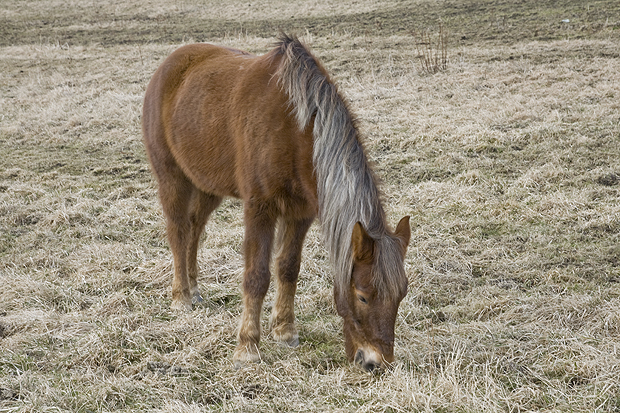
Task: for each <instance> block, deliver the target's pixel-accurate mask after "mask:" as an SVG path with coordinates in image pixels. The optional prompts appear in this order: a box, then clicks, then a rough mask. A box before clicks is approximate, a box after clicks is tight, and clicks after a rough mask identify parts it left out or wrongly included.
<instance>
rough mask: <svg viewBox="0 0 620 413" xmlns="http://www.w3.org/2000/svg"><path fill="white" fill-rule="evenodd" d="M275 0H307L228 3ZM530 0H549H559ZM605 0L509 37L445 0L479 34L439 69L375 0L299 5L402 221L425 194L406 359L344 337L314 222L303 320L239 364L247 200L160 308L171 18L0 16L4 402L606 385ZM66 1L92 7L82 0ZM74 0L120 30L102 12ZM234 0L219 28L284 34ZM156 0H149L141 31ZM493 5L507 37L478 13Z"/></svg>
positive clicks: (315, 402) (450, 395)
mask: <svg viewBox="0 0 620 413" xmlns="http://www.w3.org/2000/svg"><path fill="white" fill-rule="evenodd" d="M267 3H270V4H271V5H272V7H273V9H275V10H280V11H281V14H277V13H276V15H275V16H276V17H279V18H281V19H283V20H282V21H284V22H288V21H289V20H287V19H289V16H288V15H287V13H297V12H298V10H297V9H295V10H291V6H290V5H289V3H285V2H281V3H278V2H257V3H256V5H258V6H255V5H254V2H252V6H250V5H248V4H249V3H248V4H246V3H243V4H241V3H239V7H240V9H241V10H242V11H244V10H245V11H244V13H245V14H243V17H242V18H240V19H242V20H244V21H246V22H248V24H249V23H251V22H252V19H253V16H257V17H256V18H260V19H271V18H276V17H274V15H273V14H271V13H273V10H271V11H260V10H264V9H263V8H261V7H262V6H261V5H267ZM354 3H355V5H354ZM418 3H419V4H421V5H422V6H423V5H424V4H423V3H424V2H417V3H416V4H418ZM457 3H458V2H457ZM565 3H566V4H563V7H566V9H567V10H568V9H570V10H576V9H579V8H580V7H581V6H580V5H578V4H577V3H579V2H568V1H567V2H565ZM46 4H47V3H46ZM50 4H52V3H50ZM59 4H60V3H59ZM97 4H98V7H99V11H100V12H101V14H102V15H105V16H110V15H114V14H115V13H116V14H118V16H119V19H121V18H122V17H123V16H131V15H132V13H135V11H134V10H133V9H132V7H134V6H132V5H131V4H129V3H127V2H124V3H122V2H121V3H119V2H112V1H110V2H103V3H97ZM214 4H216V3H214ZM217 4H221V3H217ZM291 4H292V3H291ZM458 4H461V3H458ZM464 4H465V3H464V2H463V5H464ZM485 4H486V3H485ZM537 4H539V6H538V7H539V8H538V9H537V10H538V11H537V12H538V13H539V15H540V16H542V19H541V21H542V22H547V21H549V20H545V19H551V18H555V17H556V14H555V13H556V12H555V11H553V10H552V11H549V10H551V9H549V10H548V9H546V8H545V7H546V6H545V5H544V4H546V3H542V2H541V3H537ZM541 4H542V5H541ZM579 4H580V3H579ZM612 4H614V3H613V2H609V3H605V2H592V5H591V9H590V8H588V9H587V10H586V9H585V6H584V9H583V15H577V17H573V16H571V17H569V18H570V19H571V21H572V22H576V23H574V26H571V27H568V26H566V25H563V24H561V21H560V20H558V24H557V25H554V26H546V24H547V23H544V24H543V23H541V24H543V26H544V27H543V26H541V30H543V29H545V30H547V31H545V33H547V34H549V33H551V34H549V38H541V39H534V38H525V39H523V38H514V39H513V40H511V41H506V38H507V37H504V36H503V34H502V33H505V32H506V33H513V32H510V30H513V29H514V27H515V25H517V24H518V23H519V22H518V21H515V20H510V19H507V20H501V19H500V18H499V16H498V17H497V18H495V19H493V20H492V21H493V25H491V26H488V25H487V23H488V21H489V19H488V18H486V17H485V18H483V17H481V16H480V15H472V16H473V17H472V20H471V21H472V22H473V23H470V24H471V26H467V27H465V26H462V25H461V24H464V23H462V22H461V20H459V19H457V18H456V17H454V18H452V19H450V18H449V16H448V18H446V19H445V21H446V22H447V23H446V24H447V25H448V24H450V25H451V26H448V28H449V29H450V32H451V34H452V35H453V36H455V39H458V38H459V37H458V35H459V33H467V36H470V37H469V38H468V39H467V41H464V42H462V43H458V42H455V44H454V47H452V44H450V47H451V48H450V64H449V66H448V67H447V69H446V70H445V71H442V72H438V73H436V74H433V75H429V74H426V73H423V72H422V71H421V70H419V66H418V65H417V61H416V56H417V52H416V46H415V41H414V39H413V38H412V37H411V36H407V35H404V34H403V33H400V32H399V31H398V30H396V29H395V30H393V31H391V32H389V33H388V32H385V31H386V30H387V29H385V27H387V26H388V25H389V24H391V23H390V22H388V21H387V20H386V21H385V22H383V24H384V26H382V27H384V28H383V29H381V28H379V26H377V27H378V29H377V34H374V32H372V31H370V32H364V31H360V32H351V31H348V30H340V31H339V30H338V29H337V28H338V26H334V27H336V29H333V31H331V32H324V31H320V30H318V31H313V30H312V29H309V30H308V33H307V34H306V38H307V40H309V42H310V43H311V45H312V46H313V48H314V50H315V51H316V53H317V54H318V55H319V56H320V57H321V59H323V61H324V62H325V64H326V66H327V67H328V68H329V69H330V70H331V71H332V72H333V73H334V75H335V77H336V78H337V80H338V82H339V84H340V86H341V90H342V91H343V92H344V93H345V94H346V95H347V97H348V98H349V99H350V100H351V102H352V107H353V108H354V109H355V111H356V112H357V114H358V115H359V118H360V123H361V127H362V130H363V132H364V133H365V135H366V137H367V147H368V150H369V154H370V156H371V157H372V158H373V160H374V161H375V162H376V165H377V169H378V172H379V174H380V176H381V177H382V178H383V180H384V187H383V188H384V191H385V198H386V203H387V208H388V211H389V213H390V216H391V219H392V222H394V220H395V219H396V218H397V217H400V216H402V215H405V214H411V215H412V216H413V220H412V223H413V226H412V231H413V235H412V245H411V247H410V251H409V254H408V257H407V261H406V269H407V273H408V275H409V277H410V290H409V291H410V293H409V295H408V296H407V297H406V298H405V300H404V301H403V303H402V305H401V309H400V316H399V319H398V322H397V341H396V350H395V351H396V357H397V360H398V363H397V364H396V366H395V368H394V370H393V371H390V372H388V373H386V374H384V375H381V376H373V375H368V374H366V373H364V372H362V371H360V370H359V369H358V368H356V367H353V366H350V365H349V364H348V363H347V362H346V360H345V358H344V351H343V343H342V336H341V332H340V329H341V322H340V319H339V318H338V317H337V315H336V314H335V311H334V309H333V305H332V296H331V285H332V284H331V281H330V266H329V262H328V261H327V259H326V252H325V250H324V248H323V246H322V245H321V242H320V234H319V233H318V230H317V227H313V229H312V230H311V232H310V234H309V236H308V240H307V243H306V247H305V250H304V257H305V259H304V262H303V265H302V274H303V275H302V280H301V283H300V287H299V292H298V299H297V301H296V303H297V314H298V321H299V328H300V335H301V340H302V343H301V346H300V347H299V348H297V349H294V350H290V349H286V348H280V347H278V346H277V345H276V344H275V343H274V342H273V341H271V340H270V339H269V338H268V337H266V338H265V340H264V341H263V344H262V349H263V356H264V361H263V362H262V363H260V364H258V365H255V366H251V367H248V368H246V369H243V370H240V371H235V370H234V369H233V366H232V363H231V355H232V351H233V349H234V344H235V328H236V324H237V319H238V316H239V314H240V310H241V308H240V294H239V291H240V290H239V279H240V277H241V274H242V257H241V254H240V246H241V242H242V238H243V223H242V216H241V205H240V203H239V202H237V201H235V200H228V201H226V202H225V203H224V204H223V205H222V207H220V209H219V210H218V211H217V212H216V213H215V214H214V216H213V218H212V220H211V221H210V222H209V224H208V225H207V231H206V233H205V235H204V244H203V247H202V249H201V251H200V256H199V263H200V267H201V269H202V272H201V277H200V281H201V283H202V291H203V295H204V297H205V298H206V303H205V305H204V306H202V307H199V308H196V309H195V310H194V311H193V312H192V313H191V314H187V315H177V314H174V313H172V312H171V311H170V310H169V305H170V282H171V265H172V263H171V254H170V251H169V249H168V247H167V244H166V241H165V235H164V223H163V216H162V214H161V211H160V207H159V204H158V201H157V198H156V187H155V184H154V181H153V179H152V177H151V174H150V171H149V168H148V164H147V162H146V158H145V154H144V150H143V147H142V143H141V141H140V110H141V102H142V96H143V93H144V88H145V86H146V84H147V82H148V80H149V78H150V76H151V74H152V73H153V72H154V70H155V68H156V67H157V66H158V64H159V63H160V62H161V61H162V60H163V58H164V57H165V56H167V55H168V54H169V53H170V52H171V51H172V50H174V49H175V48H177V47H178V46H179V43H178V42H176V41H170V42H157V43H151V42H146V41H145V42H135V43H130V44H122V42H120V41H119V42H118V43H116V44H114V43H110V42H108V41H106V42H101V43H103V44H105V45H102V44H101V43H96V42H95V43H93V42H92V38H90V37H88V35H86V34H85V35H84V36H85V37H84V39H85V40H84V41H71V40H66V39H64V38H62V37H61V36H60V35H59V36H60V37H59V38H58V39H49V38H44V39H42V40H41V41H30V40H32V39H33V37H27V36H25V37H24V41H23V43H19V42H17V43H15V42H13V45H9V44H7V43H5V42H2V46H1V48H0V283H2V286H3V288H2V290H0V412H48V411H54V412H57V411H71V412H92V411H113V410H114V411H127V412H129V411H156V412H202V411H244V412H252V411H257V412H258V411H260V412H264V411H308V412H319V411H320V412H325V411H330V412H331V411H334V412H345V411H361V412H378V411H383V412H397V411H427V412H431V411H444V412H456V411H459V412H504V411H509V412H518V411H573V412H593V411H600V412H604V411H607V412H613V411H618V410H619V409H620V382H619V381H618V377H620V353H619V351H620V350H619V349H620V247H619V245H620V239H619V237H620V235H619V234H620V138H619V136H620V103H619V102H620V101H619V98H620V69H619V68H620V41H619V40H620V38H619V36H618V34H619V31H618V28H619V27H620V26H619V24H618V19H617V16H618V10H617V6H613V5H612ZM63 5H65V6H64V7H66V8H67V10H69V11H72V12H73V13H74V14H80V13H82V14H84V13H91V10H90V9H91V5H92V2H86V1H79V0H76V1H74V2H72V3H70V4H68V5H67V3H66V2H64V3H63ZM39 6H41V3H39V2H15V3H11V2H9V3H8V5H7V8H6V9H5V10H4V11H2V12H1V13H3V14H2V16H3V18H6V19H12V17H11V16H13V15H15V16H17V15H18V16H23V17H20V18H21V20H19V19H18V20H15V19H14V20H11V21H13V23H11V24H13V26H11V25H8V26H5V28H3V29H0V30H5V31H6V30H8V29H6V27H9V28H11V27H13V28H15V27H18V26H19V24H22V23H23V24H24V25H27V24H32V25H33V26H34V25H36V24H38V23H39V22H40V20H39V17H38V16H39V14H37V13H40V10H39V8H40V7H39ZM52 6H53V4H52ZM259 6H261V7H259ZM401 6H402V5H401V4H400V3H399V4H397V2H394V3H393V4H390V5H389V7H392V8H397V7H401ZM46 7H47V6H46ZM50 7H51V6H50ZM175 7H176V8H175ZM197 7H199V6H198V5H196V4H194V3H191V2H185V3H182V4H180V5H178V6H174V7H173V6H171V5H170V4H169V3H167V2H163V1H161V2H156V3H153V4H152V8H151V9H148V10H145V11H144V13H146V14H148V13H155V14H156V13H160V14H161V16H163V17H162V18H164V19H165V18H166V17H167V16H172V17H174V16H180V15H183V16H186V15H187V16H189V15H191V12H193V11H195V9H196V8H197ZM213 7H215V8H214V10H216V11H217V12H218V13H220V14H218V16H220V17H221V18H222V19H226V18H227V13H229V10H226V9H224V8H222V7H220V6H213ZM218 7H219V8H218ZM255 7H258V8H255ZM299 7H300V10H303V13H306V14H308V15H310V16H314V17H315V18H319V17H320V18H321V19H325V20H324V21H339V19H340V18H342V19H344V20H346V19H347V18H349V17H350V16H352V15H353V14H352V13H351V10H350V9H351V8H352V7H359V11H361V12H363V13H369V14H366V15H365V16H368V15H373V13H375V14H376V16H377V19H380V18H381V16H384V15H383V14H381V13H383V11H382V10H381V9H380V8H379V7H378V6H377V4H376V3H372V2H371V1H361V2H348V3H342V4H341V3H336V2H327V1H325V2H322V3H314V2H313V3H311V2H305V3H303V4H302V5H300V6H299ZM313 7H315V8H314V9H313ZM389 7H388V9H389ZM402 7H404V6H402ZM429 7H430V6H429ZM433 7H434V6H433ZM515 7H517V6H515ZM519 7H520V6H519ZM279 8H281V9H279ZM52 9H53V8H50V9H49V12H50V13H52ZM533 9H535V8H533ZM158 10H159V11H158ZM201 10H207V9H206V8H202V9H201ZM474 11H475V10H474ZM186 12H187V13H189V14H183V13H186ZM448 12H449V10H446V14H449V13H448ZM11 13H13V14H11ZM575 13H576V12H575ZM505 15H507V16H510V14H508V13H506V14H505ZM343 16H344V17H343ZM347 16H349V17H347ZM475 16H478V17H476V18H474V17H475ZM549 16H552V17H549ZM557 16H558V17H560V15H557ZM86 17H88V19H90V20H89V21H90V23H89V24H91V25H92V26H93V27H94V26H97V27H107V28H108V29H109V30H110V33H112V35H111V36H112V37H110V38H113V37H114V36H113V33H114V27H113V25H112V23H110V21H108V20H105V19H103V18H102V19H101V20H98V19H97V17H96V15H95V14H88V16H86ZM172 17H171V18H172ZM28 19H30V20H28ZM228 19H230V21H229V22H228V23H226V22H224V23H222V27H229V30H230V34H227V33H228V32H226V31H225V30H224V29H222V30H224V31H223V32H222V34H221V35H220V36H219V37H213V38H210V39H209V40H211V41H213V42H216V43H220V44H226V45H230V46H234V47H239V48H243V49H249V50H251V51H254V52H257V53H262V52H264V51H266V50H268V48H269V44H270V43H271V42H272V40H273V38H272V37H270V36H271V35H269V36H263V35H262V34H261V33H262V32H261V31H260V30H257V31H256V33H254V32H252V30H249V31H245V30H244V31H242V32H240V31H239V28H238V27H237V26H235V24H236V23H235V22H238V21H239V20H238V18H237V17H236V16H232V15H230V16H228ZM236 19H237V20H236ZM330 19H331V20H330ZM476 19H478V20H476ZM58 21H62V19H60V18H59V20H58ZM148 21H150V20H140V19H135V20H134V21H133V24H134V27H135V30H136V33H138V32H140V30H141V29H140V28H141V27H143V26H141V25H142V24H143V23H144V22H148ZM15 22H17V23H15ZM29 22H30V23H29ZM18 23H19V24H18ZM293 23H294V24H298V23H299V22H297V23H295V22H293ZM293 23H291V24H293ZM500 23H501V24H500ZM77 24H78V23H76V22H74V25H77ZM144 24H146V23H144ZM226 24H229V26H226ZM287 24H288V23H287ZM299 24H300V26H298V33H301V34H303V33H305V30H304V28H305V27H306V26H304V25H305V24H306V21H301V23H299ZM475 24H478V25H479V26H478V30H476V27H474V26H473V25H475ZM523 24H524V25H527V24H530V21H529V20H527V19H524V20H523ZM579 24H582V26H583V27H585V29H584V30H581V29H580V27H581V26H579ZM19 27H21V26H19ZM24 27H26V26H24ZM27 27H30V26H27ZM67 27H68V26H67ZM149 27H150V26H149ZM595 29H596V30H595ZM15 30H17V29H15ZM24 30H25V31H23V33H26V34H27V33H30V32H29V31H28V30H30V29H24ZM55 30H57V31H58V33H65V32H67V33H68V32H69V31H70V30H69V29H67V28H66V27H65V28H64V29H62V28H57V29H55ZM62 30H65V32H63V31H62ZM71 30H74V29H71ZM75 30H77V29H75ZM93 30H94V29H93ZM382 30H383V31H382ZM490 31H494V33H495V31H497V33H498V35H497V37H494V38H492V39H487V38H486V37H487V36H488V34H489V32H490ZM74 32H75V31H74ZM475 32H480V33H481V34H480V37H479V38H472V37H471V33H475ZM20 33H22V32H20ZM76 33H77V32H76ZM239 33H241V34H239ZM18 34H19V33H18ZM273 34H275V33H273ZM12 36H13V37H11V38H17V37H19V36H16V35H12ZM119 36H120V35H119ZM121 37H122V36H121ZM172 38H174V37H172ZM271 294H272V292H270V296H269V298H268V301H269V300H270V299H271V297H272V296H271ZM265 310H266V313H267V314H268V312H269V305H267V306H266V309H265ZM267 314H266V315H265V325H266V320H267Z"/></svg>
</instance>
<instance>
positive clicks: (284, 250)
mask: <svg viewBox="0 0 620 413" xmlns="http://www.w3.org/2000/svg"><path fill="white" fill-rule="evenodd" d="M313 220H314V218H309V219H303V220H292V219H288V220H287V219H283V220H282V222H281V225H282V226H281V228H279V231H278V241H277V243H278V250H279V251H278V258H277V261H276V271H277V276H278V288H277V292H276V302H275V305H274V307H273V310H272V312H271V318H270V320H269V329H270V330H271V335H272V337H273V338H274V340H276V341H279V342H281V343H284V344H288V345H289V346H291V347H295V346H297V345H298V344H299V334H298V333H297V329H296V328H295V312H294V300H295V291H296V290H297V278H298V276H299V267H300V264H301V250H302V247H303V244H304V239H305V237H306V232H308V229H309V228H310V225H311V224H312V221H313Z"/></svg>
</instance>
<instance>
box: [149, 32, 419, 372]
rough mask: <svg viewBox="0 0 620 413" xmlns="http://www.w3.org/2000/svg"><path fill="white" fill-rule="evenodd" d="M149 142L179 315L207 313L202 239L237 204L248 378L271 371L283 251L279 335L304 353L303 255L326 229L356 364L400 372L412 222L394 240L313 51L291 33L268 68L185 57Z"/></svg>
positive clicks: (152, 100)
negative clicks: (309, 237)
mask: <svg viewBox="0 0 620 413" xmlns="http://www.w3.org/2000/svg"><path fill="white" fill-rule="evenodd" d="M142 130H143V141H144V144H145V147H146V151H147V153H148V158H149V161H150V164H151V170H152V171H153V173H154V175H155V177H156V180H157V183H158V193H159V199H160V202H161V205H162V208H163V212H164V215H165V218H166V231H167V238H168V242H169V245H170V249H171V250H172V254H173V261H174V279H173V282H172V305H171V307H172V308H173V309H176V310H187V311H191V309H192V304H195V303H197V302H200V301H202V297H201V294H200V292H199V289H198V284H197V276H198V268H197V263H196V261H197V251H198V245H199V240H200V235H201V233H202V231H203V230H204V228H205V224H206V222H207V220H208V218H209V215H210V214H211V212H213V210H215V209H216V208H217V207H218V205H219V204H220V202H221V201H222V199H223V198H224V197H236V198H240V199H241V200H242V201H243V216H244V225H245V235H244V240H243V253H244V264H245V267H244V275H243V282H242V293H243V310H242V314H241V321H240V325H239V327H238V333H237V346H236V348H235V351H234V353H233V362H234V365H235V366H236V367H242V366H244V365H246V364H248V363H252V362H258V361H260V359H261V358H260V350H259V341H260V335H261V327H260V319H261V310H262V306H263V300H264V297H265V295H266V293H267V290H268V287H269V283H270V278H271V274H270V257H271V252H272V248H274V245H275V249H277V251H278V252H277V258H276V263H275V271H276V274H277V277H276V279H277V288H276V299H275V304H274V306H273V308H272V312H271V316H270V319H269V328H270V331H271V334H272V336H273V338H274V339H275V340H276V341H279V342H282V343H285V344H288V345H289V346H292V347H294V346H297V345H298V344H299V334H298V331H297V328H296V326H295V315H294V296H295V291H296V288H297V279H298V275H299V270H300V261H301V252H302V246H303V242H304V238H305V236H306V233H307V231H308V229H309V228H310V225H311V224H312V222H313V221H314V220H315V218H316V217H317V216H318V218H319V221H320V224H321V232H322V235H323V239H324V242H325V245H326V247H327V250H328V252H329V256H330V261H331V262H332V264H333V270H334V301H335V304H336V310H337V312H338V314H339V315H340V316H341V317H342V319H343V333H344V338H345V340H344V341H345V352H346V356H347V359H348V360H349V361H350V362H352V363H356V364H359V365H361V366H362V367H363V368H364V369H366V370H368V371H372V370H374V369H379V370H383V369H385V368H386V367H389V366H390V365H391V363H393V361H394V328H395V322H396V317H397V312H398V307H399V305H400V302H401V301H402V299H403V298H404V297H405V295H406V294H407V285H408V280H407V276H406V274H405V270H404V258H405V253H406V249H407V246H408V244H409V238H410V234H411V229H410V225H409V217H408V216H406V217H404V218H402V219H401V220H400V222H399V223H398V225H397V226H396V228H395V230H393V231H392V230H391V229H390V228H389V226H388V224H387V222H386V213H385V211H384V208H383V205H382V194H381V192H380V190H379V187H378V179H377V178H376V175H375V173H374V172H373V170H372V168H371V166H370V164H369V161H368V158H367V155H366V153H365V150H364V147H363V144H362V142H361V140H360V134H359V132H358V126H357V123H356V119H355V118H354V117H353V116H352V114H351V111H350V109H349V106H348V103H347V102H346V101H345V99H344V98H343V97H342V95H341V94H340V92H339V91H338V89H337V87H336V85H335V84H334V82H333V81H332V80H331V78H330V76H329V75H328V73H327V71H326V70H325V68H324V67H323V66H322V64H321V63H320V62H319V60H318V59H317V58H316V57H315V56H314V55H313V54H312V53H311V52H310V50H309V49H308V48H307V47H306V46H305V44H304V43H302V42H301V41H300V40H299V39H298V38H297V37H295V36H289V35H285V34H282V35H281V36H280V37H278V40H277V43H276V44H275V47H274V49H273V50H271V51H270V52H268V53H266V54H264V55H262V56H255V55H253V54H250V53H248V52H245V51H241V50H236V49H233V48H229V47H219V46H215V45H211V44H204V43H201V44H190V45H185V46H182V47H180V48H179V49H177V50H176V51H174V52H173V53H172V54H171V55H170V56H169V57H167V58H166V59H165V61H164V62H163V63H162V64H161V66H160V67H159V68H158V69H157V71H156V72H155V74H154V75H153V77H152V79H151V81H150V82H149V84H148V87H147V90H146V93H145V98H144V106H143V114H142ZM276 227H277V228H278V229H277V231H276ZM276 233H277V234H276Z"/></svg>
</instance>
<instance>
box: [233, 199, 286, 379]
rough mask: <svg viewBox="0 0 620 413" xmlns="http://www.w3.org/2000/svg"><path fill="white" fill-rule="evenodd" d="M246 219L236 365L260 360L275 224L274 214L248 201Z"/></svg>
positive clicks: (235, 356) (234, 356)
mask: <svg viewBox="0 0 620 413" xmlns="http://www.w3.org/2000/svg"><path fill="white" fill-rule="evenodd" d="M244 219H245V240H244V245H243V249H244V254H245V273H244V276H243V286H242V288H243V313H242V315H241V324H240V326H239V335H238V343H237V348H236V349H235V353H234V355H233V362H234V363H235V366H236V367H237V368H238V367H241V366H243V365H244V364H246V363H252V362H258V361H260V353H259V350H258V343H259V341H260V330H261V329H260V318H261V310H262V307H263V300H264V298H265V294H267V289H268V288H269V278H270V272H269V258H270V255H271V246H272V244H273V234H274V228H275V223H276V217H275V213H273V211H272V210H270V209H269V208H266V207H265V206H264V205H256V204H255V203H253V202H247V203H246V205H245V211H244Z"/></svg>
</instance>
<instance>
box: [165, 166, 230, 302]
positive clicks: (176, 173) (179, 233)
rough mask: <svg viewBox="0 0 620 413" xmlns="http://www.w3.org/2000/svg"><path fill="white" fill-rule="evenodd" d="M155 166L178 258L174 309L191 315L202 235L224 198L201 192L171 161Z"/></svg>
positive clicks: (176, 262)
mask: <svg viewBox="0 0 620 413" xmlns="http://www.w3.org/2000/svg"><path fill="white" fill-rule="evenodd" d="M153 166H154V168H153V169H154V170H155V173H156V175H157V180H158V182H159V198H160V201H161V204H162V208H163V211H164V215H165V216H166V233H167V236H168V243H169V244H170V249H171V250H172V255H173V257H174V279H173V280H172V305H171V307H172V309H174V310H186V311H190V310H191V309H192V296H193V295H194V294H196V293H197V292H198V287H197V283H196V277H197V274H198V270H197V266H196V255H197V251H198V242H199V241H200V234H201V232H202V230H203V229H204V226H205V223H206V221H207V218H208V217H209V214H210V213H211V211H213V209H215V208H216V207H217V205H218V204H219V202H220V200H221V198H219V197H214V196H212V195H208V194H205V193H203V192H201V191H199V190H198V189H197V188H196V187H195V186H194V185H193V184H192V183H191V182H190V181H189V179H188V178H187V177H186V176H185V174H183V172H182V171H181V170H180V169H179V167H178V166H176V164H174V161H171V160H170V159H167V158H164V159H161V162H153ZM198 295H200V294H198Z"/></svg>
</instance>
